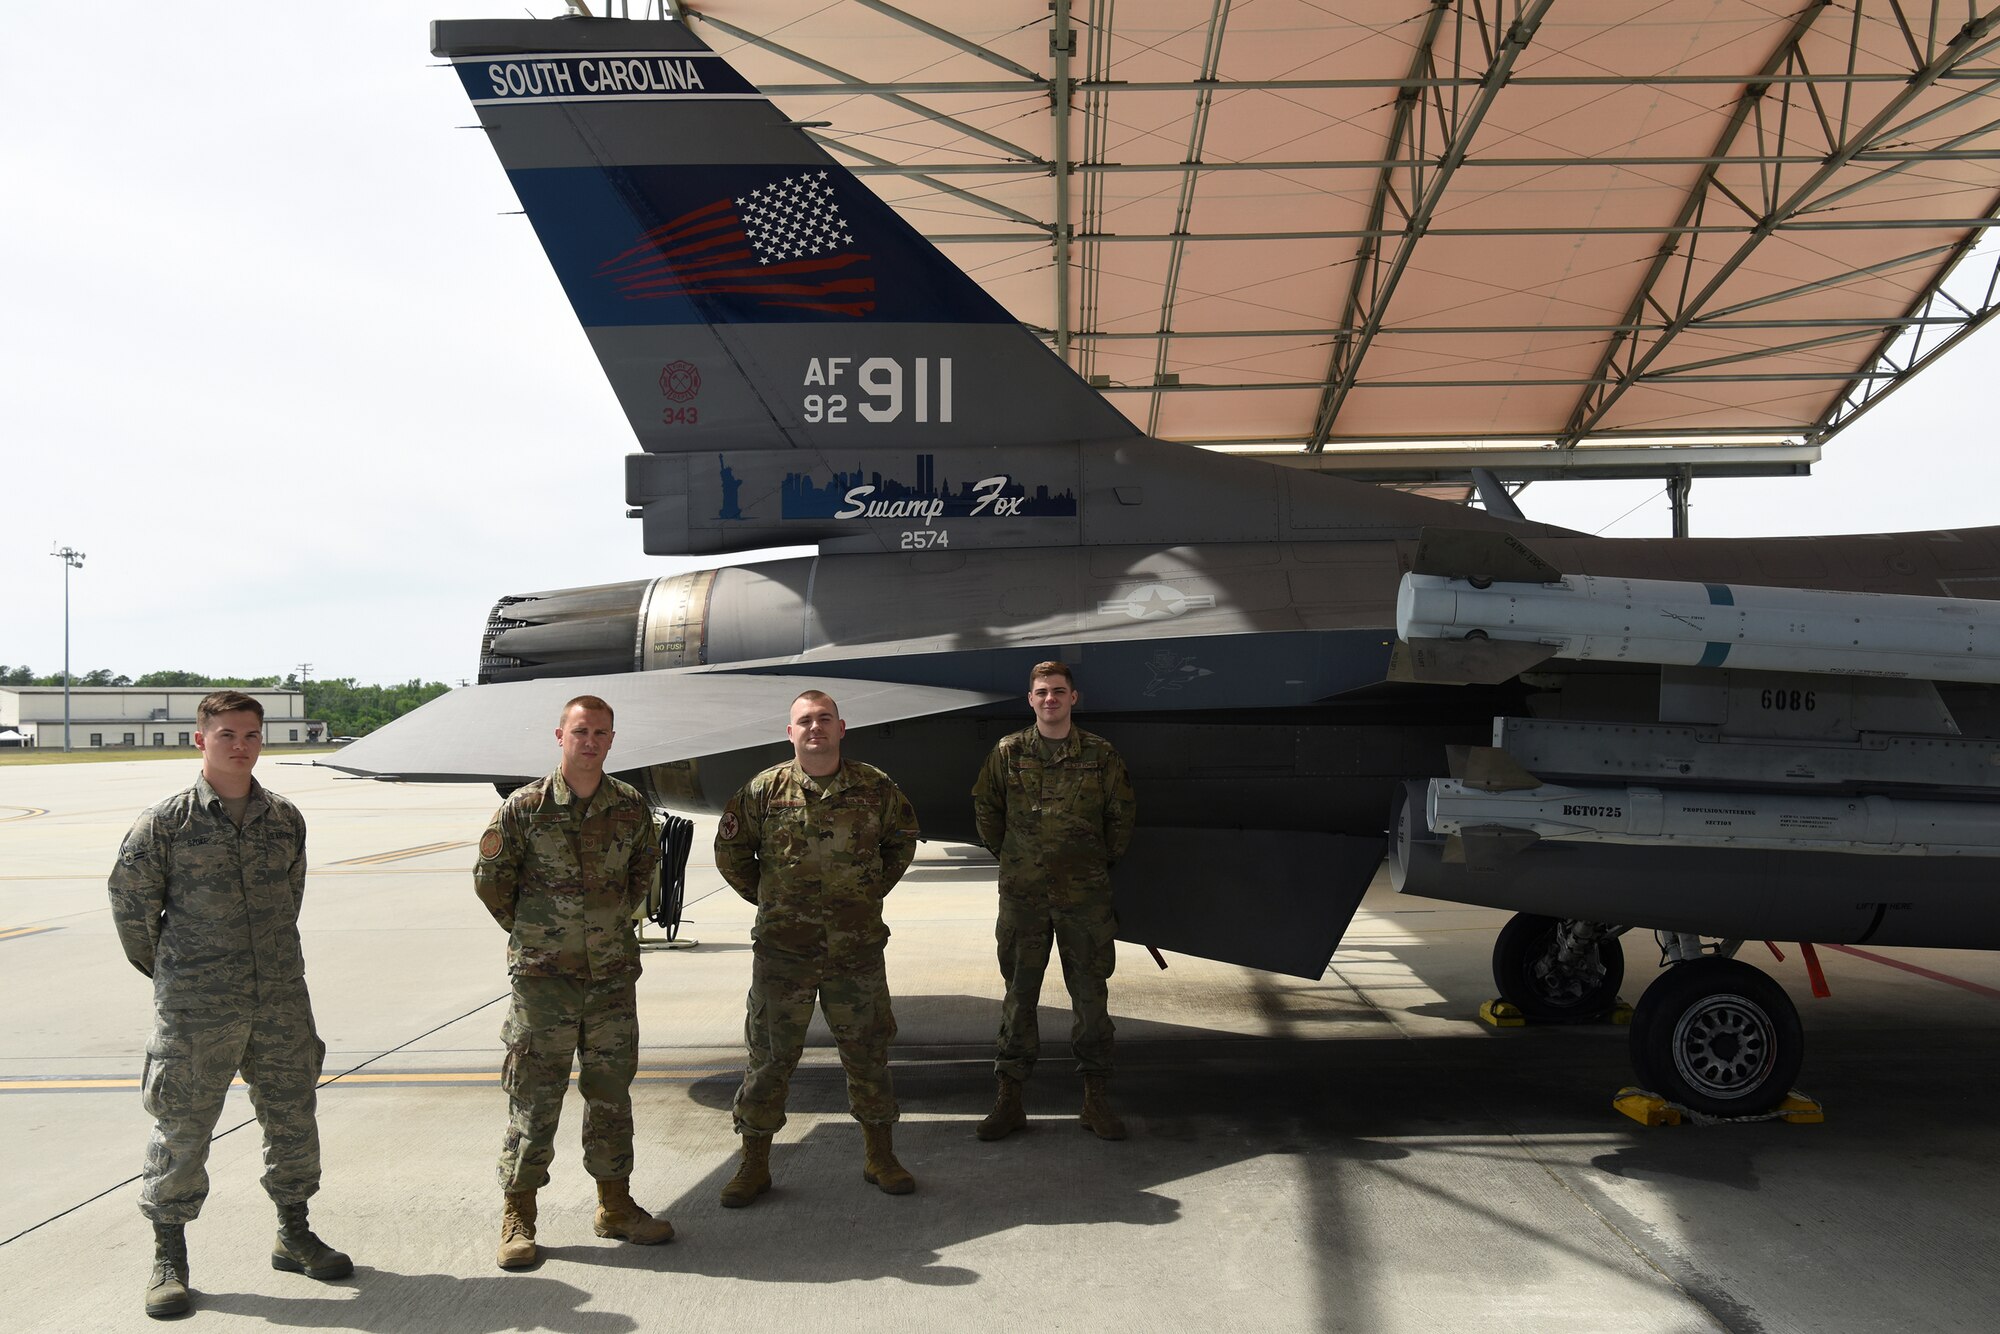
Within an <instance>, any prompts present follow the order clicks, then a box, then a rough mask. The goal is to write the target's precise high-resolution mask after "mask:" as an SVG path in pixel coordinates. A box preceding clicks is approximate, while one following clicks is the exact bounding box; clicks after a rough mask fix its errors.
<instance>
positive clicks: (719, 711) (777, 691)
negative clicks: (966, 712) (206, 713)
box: [319, 669, 1018, 783]
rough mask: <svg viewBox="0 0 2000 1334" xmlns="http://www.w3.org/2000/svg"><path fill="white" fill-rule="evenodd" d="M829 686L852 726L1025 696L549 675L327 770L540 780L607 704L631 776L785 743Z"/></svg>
mask: <svg viewBox="0 0 2000 1334" xmlns="http://www.w3.org/2000/svg"><path fill="white" fill-rule="evenodd" d="M829 686H830V687H831V688H833V689H835V690H837V691H838V692H839V694H838V695H837V696H836V698H837V700H838V701H839V704H840V712H841V716H842V717H843V718H844V719H845V720H846V722H847V724H848V726H850V727H866V726H870V725H872V724H875V723H889V722H896V721H899V720H901V719H904V718H918V717H923V716H925V715H928V714H934V713H951V712H953V711H955V710H958V709H964V708H969V707H971V706H973V705H976V704H990V703H993V702H994V701H996V700H1001V699H1013V698H1015V694H1016V693H1018V692H1013V693H997V692H993V691H982V690H948V689H945V688H942V687H937V686H912V685H904V684H902V683H900V682H893V681H865V680H854V679H851V678H850V679H843V680H832V681H830V680H829V679H828V678H826V677H823V676H804V675H782V674H774V675H749V674H739V673H726V672H708V671H686V670H680V669H675V670H666V671H652V672H620V673H614V674H612V675H607V676H563V677H544V678H542V679H540V680H535V681H507V682H501V683H498V684H494V685H482V686H467V687H464V688H462V689H459V690H454V691H452V692H451V693H449V694H446V695H440V696H439V697H438V698H436V699H434V700H432V701H431V702H430V703H428V704H426V705H424V706H423V707H422V708H420V709H417V710H415V711H413V712H411V713H408V714H405V715H404V716H403V717H401V718H399V719H397V720H396V721H395V722H393V723H391V724H390V725H389V726H387V727H385V728H383V729H381V730H380V731H378V732H374V733H372V734H370V735H368V736H365V737H363V738H362V739H361V740H359V741H356V742H354V743H353V744H352V745H350V746H348V747H347V748H346V749H344V750H342V751H341V752H340V753H339V754H338V755H336V756H335V757H334V758H333V759H332V760H321V761H319V763H321V764H324V765H326V766H327V767H329V768H333V769H339V770H341V771H342V772H344V773H350V774H353V775H355V776H356V777H360V778H383V779H395V780H400V781H403V782H413V783H463V782H507V781H511V780H516V779H521V780H525V779H531V778H538V777H540V776H541V775H542V774H545V773H547V772H548V771H549V770H550V769H552V768H554V767H555V763H556V721H557V719H558V717H559V716H560V715H561V713H562V707H563V705H564V704H565V703H566V702H567V701H569V700H571V699H573V698H575V697H576V696H578V695H597V696H599V697H600V698H602V699H603V700H604V701H605V702H606V703H607V704H609V705H611V707H612V709H613V710H614V711H615V713H616V721H617V729H616V730H617V742H616V744H615V747H614V749H613V751H612V754H611V757H610V764H609V765H608V767H609V768H610V769H611V770H613V771H614V772H619V773H623V772H627V771H630V770H634V769H643V768H647V767H649V766H651V765H655V764H666V763H669V762H671V761H673V760H685V759H691V758H693V757H695V756H699V755H713V754H718V753H720V752H723V751H732V750H743V749H747V748H749V747H751V746H760V745H765V744H767V743H770V742H774V741H782V740H783V739H784V736H785V720H786V714H787V710H788V709H789V708H790V706H791V703H792V701H793V700H794V699H796V698H797V697H798V694H799V692H800V691H802V690H808V689H826V688H828V687H829Z"/></svg>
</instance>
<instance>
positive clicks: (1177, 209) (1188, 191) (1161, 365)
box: [1146, 0, 1230, 435]
mask: <svg viewBox="0 0 2000 1334" xmlns="http://www.w3.org/2000/svg"><path fill="white" fill-rule="evenodd" d="M1229 4H1230V0H1214V4H1213V7H1212V8H1211V9H1210V10H1209V11H1208V38H1207V40H1206V41H1204V42H1203V43H1202V51H1201V78H1202V79H1203V80H1207V79H1213V78H1215V77H1216V76H1217V74H1218V72H1219V70H1220V67H1221V64H1222V33H1223V29H1224V27H1225V26H1226V25H1227V24H1228V22H1229ZM1214 104H1215V93H1214V91H1213V90H1211V89H1208V88H1202V89H1201V90H1199V91H1198V92H1196V93H1195V95H1194V115H1193V117H1192V118H1191V119H1190V122H1189V124H1188V145H1187V152H1186V153H1185V154H1183V155H1182V157H1181V190H1180V198H1179V199H1178V200H1176V201H1175V204H1174V229H1173V231H1172V232H1171V233H1169V236H1170V237H1171V238H1172V239H1171V240H1170V241H1169V242H1168V248H1167V271H1166V275H1165V277H1164V279H1163V280H1162V281H1161V283H1160V328H1161V330H1162V331H1164V330H1167V329H1171V328H1173V327H1174V303H1175V302H1176V301H1177V300H1178V299H1179V297H1180V285H1181V261H1182V260H1184V259H1185V258H1187V243H1188V237H1187V227H1188V220H1189V218H1190V217H1192V215H1193V213H1194V192H1195V186H1196V184H1197V182H1199V180H1200V179H1201V165H1202V164H1201V155H1202V151H1203V149H1204V148H1205V147H1206V145H1207V142H1208V112H1209V108H1210V107H1212V106H1213V105H1214ZM1168 346H1169V342H1168V338H1167V336H1166V335H1165V334H1164V332H1163V333H1162V336H1161V338H1160V344H1159V347H1158V349H1157V350H1156V351H1155V353H1154V356H1153V383H1154V385H1156V386H1157V385H1161V384H1164V383H1165V382H1166V374H1167V349H1168ZM1160 402H1161V399H1160V395H1159V394H1158V393H1157V392H1155V393H1154V395H1153V399H1152V402H1150V403H1149V404H1147V406H1146V434H1147V435H1157V434H1159V430H1160Z"/></svg>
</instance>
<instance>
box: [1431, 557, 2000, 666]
mask: <svg viewBox="0 0 2000 1334" xmlns="http://www.w3.org/2000/svg"><path fill="white" fill-rule="evenodd" d="M1396 633H1397V634H1398V635H1400V636H1401V637H1402V638H1403V639H1404V640H1406V641H1414V640H1425V639H1441V640H1462V639H1465V638H1467V637H1474V638H1477V637H1481V636H1483V637H1485V638H1488V639H1494V640H1503V641H1511V642H1515V643H1524V644H1545V645H1548V646H1549V648H1550V656H1552V657H1559V658H1574V659H1578V660H1581V661H1603V662H1633V663H1641V662H1643V663H1659V664H1663V665H1673V666H1686V667H1731V668H1738V669H1743V670H1751V671H1769V672H1827V673H1832V674H1835V675H1846V676H1883V677H1915V678H1920V679H1924V680H1932V681H1987V682H2000V602H1987V601H1982V600H1976V599H1969V598H1947V597H1935V598H1930V597H1911V596H1907V595H1903V594H1891V593H1846V592H1828V591H1822V590H1815V589H1804V588H1762V587H1757V586H1754V585H1745V584H1702V583H1690V582H1685V581H1679V580H1667V579H1616V578H1608V577H1604V576H1598V575H1569V576H1565V577H1564V578H1563V579H1562V580H1561V581H1559V582H1556V583H1549V584H1529V583H1502V582H1494V583H1492V584H1489V585H1488V586H1487V587H1485V588H1475V587H1474V586H1473V585H1472V584H1471V583H1470V582H1468V581H1467V580H1465V579H1460V578H1453V577H1449V576H1446V575H1438V574H1406V575H1404V576H1403V580H1402V583H1401V585H1400V586H1399V587H1398V589H1397V592H1396Z"/></svg>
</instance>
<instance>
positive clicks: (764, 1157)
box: [722, 1135, 771, 1209]
mask: <svg viewBox="0 0 2000 1334" xmlns="http://www.w3.org/2000/svg"><path fill="white" fill-rule="evenodd" d="M770 1188H771V1137H770V1136H769V1135H745V1136H744V1137H743V1161H742V1162H740V1163H738V1164H737V1165H736V1175H735V1176H733V1177H731V1178H729V1184H728V1185H726V1186H724V1187H723V1188H722V1207H723V1208H725V1209H741V1208H742V1207H743V1206H744V1205H746V1204H748V1203H750V1202H751V1201H752V1200H754V1199H756V1198H757V1197H758V1196H759V1195H762V1194H763V1193H764V1192H765V1191H767V1190H769V1189H770Z"/></svg>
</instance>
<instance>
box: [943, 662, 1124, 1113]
mask: <svg viewBox="0 0 2000 1334" xmlns="http://www.w3.org/2000/svg"><path fill="white" fill-rule="evenodd" d="M1077 699H1078V695H1077V691H1076V687H1075V681H1074V678H1073V677H1072V675H1071V673H1070V669H1069V667H1068V666H1067V665H1065V664H1063V663H1060V662H1044V663H1038V664H1036V666H1035V667H1034V669H1033V671H1032V672H1031V673H1030V676H1029V685H1028V703H1029V705H1030V707H1032V708H1033V709H1034V711H1035V725H1034V726H1033V727H1029V728H1024V729H1023V730H1021V731H1019V732H1015V733H1014V734H1012V735H1011V736H1006V737H1002V738H1001V739H1000V742H999V744H997V745H996V746H994V747H993V751H992V753H991V754H990V755H988V756H987V757H986V763H985V764H984V765H983V766H982V767H981V768H980V771H979V778H978V781H977V782H975V783H974V784H973V788H972V807H973V816H974V818H975V820H976V821H977V823H978V827H979V841H980V842H982V843H984V844H985V845H986V846H987V848H989V849H990V850H991V851H992V852H993V854H994V855H995V856H997V857H998V858H999V859H1000V913H999V919H998V921H997V923H996V925H995V928H994V935H995V938H996V940H997V942H998V945H999V954H1000V976H1001V977H1002V979H1004V980H1005V982H1006V984H1007V996H1006V999H1005V1000H1004V1001H1003V1002H1002V1003H1001V1009H1000V1039H999V1053H998V1056H997V1058H996V1059H995V1061H994V1063H993V1069H994V1080H995V1083H996V1084H997V1086H998V1092H997V1095H996V1097H995V1100H994V1104H993V1111H992V1112H991V1113H989V1114H988V1115H987V1117H986V1119H985V1120H983V1121H981V1122H980V1123H979V1129H978V1135H979V1138H981V1139H983V1140H996V1139H1002V1138H1005V1137H1006V1136H1007V1135H1009V1134H1011V1133H1012V1132H1014V1131H1016V1130H1019V1129H1021V1128H1022V1127H1023V1126H1025V1125H1027V1123H1028V1118H1027V1113H1026V1111H1025V1110H1024V1109H1023V1108H1022V1106H1021V1086H1022V1084H1024V1083H1026V1082H1027V1079H1028V1076H1029V1075H1030V1074H1032V1073H1034V1069H1035V1059H1036V1057H1037V1055H1038V1054H1039V1053H1040V1050H1041V1033H1040V1029H1039V1027H1038V1025H1037V1023H1036V1007H1037V1006H1038V1005H1039V1004H1040V1003H1041V994H1042V975H1043V973H1044V972H1045V971H1046V970H1047V968H1048V964H1049V946H1050V943H1051V941H1053V942H1054V945H1055V948H1056V950H1057V951H1058V952H1059V953H1060V955H1061V957H1062V970H1063V980H1064V982H1066V983H1067V984H1068V986H1069V998H1070V1006H1071V1008H1073V1009H1074V1010H1075V1011H1076V1021H1075V1024H1074V1026H1073V1027H1072V1028H1071V1030H1070V1041H1071V1047H1072V1049H1073V1050H1074V1051H1075V1053H1076V1064H1077V1069H1078V1070H1079V1071H1081V1072H1082V1074H1083V1091H1084V1092H1083V1113H1082V1117H1081V1120H1082V1123H1083V1125H1084V1126H1085V1127H1086V1128H1088V1129H1089V1130H1090V1131H1092V1132H1093V1133H1094V1134H1096V1135H1097V1137H1098V1138H1099V1139H1123V1138H1125V1123H1124V1122H1123V1121H1121V1120H1119V1118H1118V1115H1117V1114H1116V1113H1115V1112H1113V1111H1112V1109H1111V1100H1110V1095H1109V1093H1108V1092H1107V1091H1106V1081H1107V1080H1108V1079H1109V1078H1110V1075H1111V1045H1112V1025H1111V1010H1110V1004H1109V998H1108V997H1109V988H1108V987H1107V985H1106V983H1107V982H1108V981H1109V979H1110V977H1111V973H1112V970H1113V969H1114V968H1115V967H1116V965H1117V962H1118V954H1117V947H1116V944H1115V938H1116V936H1117V934H1118V919H1117V916H1116V915H1115V914H1114V913H1113V912H1112V910H1111V864H1112V863H1113V862H1115V861H1117V860H1118V859H1119V858H1120V857H1122V856H1124V855H1125V850H1126V848H1127V847H1128V846H1129V845H1130V844H1131V841H1132V825H1133V821H1134V819H1135V818H1136V816H1137V814H1138V805H1137V803H1136V801H1135V800H1134V799H1133V796H1132V782H1131V779H1130V778H1129V777H1128V776H1127V775H1126V772H1125V761H1124V760H1122V759H1120V758H1119V755H1118V752H1117V751H1116V750H1113V749H1112V747H1111V743H1110V742H1108V741H1106V740H1105V739H1104V738H1103V737H1101V736H1097V735H1095V734H1094V733H1090V732H1086V731H1084V730H1083V729H1082V728H1080V727H1076V726H1073V725H1072V724H1071V722H1070V712H1071V710H1073V709H1074V708H1075V707H1076V701H1077Z"/></svg>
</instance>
